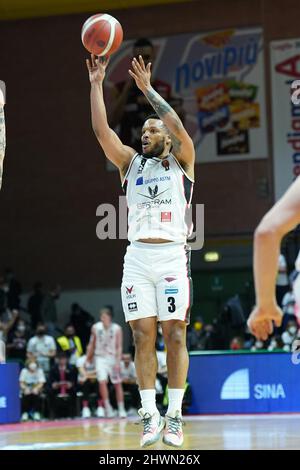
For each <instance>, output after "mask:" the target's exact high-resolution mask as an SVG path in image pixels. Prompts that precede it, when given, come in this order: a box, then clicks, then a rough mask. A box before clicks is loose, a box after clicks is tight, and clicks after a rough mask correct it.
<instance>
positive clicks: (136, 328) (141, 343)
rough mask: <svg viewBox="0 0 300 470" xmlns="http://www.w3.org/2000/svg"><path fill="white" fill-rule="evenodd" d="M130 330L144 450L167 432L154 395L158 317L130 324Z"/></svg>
mask: <svg viewBox="0 0 300 470" xmlns="http://www.w3.org/2000/svg"><path fill="white" fill-rule="evenodd" d="M130 326H131V329H132V333H133V339H134V344H135V358H134V360H135V367H136V374H137V379H138V384H139V390H140V396H141V403H142V408H141V409H140V410H139V415H140V417H141V418H142V423H143V433H142V437H141V446H142V447H144V446H148V445H151V444H154V443H155V442H156V441H158V439H159V438H160V433H161V431H162V430H163V428H164V420H163V419H162V418H161V416H160V413H159V411H158V409H157V406H156V392H155V378H156V373H157V357H156V350H155V341H156V334H157V320H156V317H149V318H142V319H140V320H135V321H131V322H130Z"/></svg>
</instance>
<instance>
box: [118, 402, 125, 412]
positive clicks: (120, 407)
mask: <svg viewBox="0 0 300 470" xmlns="http://www.w3.org/2000/svg"><path fill="white" fill-rule="evenodd" d="M118 410H119V411H125V408H124V402H123V401H119V403H118Z"/></svg>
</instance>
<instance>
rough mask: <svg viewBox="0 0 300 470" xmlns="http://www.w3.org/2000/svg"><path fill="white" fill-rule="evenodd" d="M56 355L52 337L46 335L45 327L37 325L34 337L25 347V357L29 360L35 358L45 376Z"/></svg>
mask: <svg viewBox="0 0 300 470" xmlns="http://www.w3.org/2000/svg"><path fill="white" fill-rule="evenodd" d="M55 354H56V344H55V341H54V338H53V337H52V336H48V335H46V325H44V323H39V324H38V325H37V329H36V335H35V336H33V337H32V338H31V339H30V340H29V341H28V345H27V355H28V358H29V359H32V358H34V357H35V358H36V359H37V362H38V364H39V366H40V367H41V368H42V369H43V371H44V372H45V374H46V375H47V374H48V373H49V370H50V363H51V359H52V358H53V357H54V356H55Z"/></svg>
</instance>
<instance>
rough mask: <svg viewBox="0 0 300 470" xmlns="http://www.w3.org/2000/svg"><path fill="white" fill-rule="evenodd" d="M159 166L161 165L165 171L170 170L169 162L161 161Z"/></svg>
mask: <svg viewBox="0 0 300 470" xmlns="http://www.w3.org/2000/svg"><path fill="white" fill-rule="evenodd" d="M161 164H162V166H163V167H164V169H165V170H166V171H169V169H170V162H169V161H168V160H163V161H162V162H161Z"/></svg>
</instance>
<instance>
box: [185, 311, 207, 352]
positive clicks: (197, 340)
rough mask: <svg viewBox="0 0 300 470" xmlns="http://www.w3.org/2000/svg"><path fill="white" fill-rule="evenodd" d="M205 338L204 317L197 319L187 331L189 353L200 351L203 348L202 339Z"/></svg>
mask: <svg viewBox="0 0 300 470" xmlns="http://www.w3.org/2000/svg"><path fill="white" fill-rule="evenodd" d="M202 336H203V320H202V317H196V319H195V321H194V323H193V324H192V325H191V326H190V328H188V331H187V348H188V351H199V350H200V349H202V348H203V345H202V343H201V338H202Z"/></svg>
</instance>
